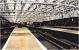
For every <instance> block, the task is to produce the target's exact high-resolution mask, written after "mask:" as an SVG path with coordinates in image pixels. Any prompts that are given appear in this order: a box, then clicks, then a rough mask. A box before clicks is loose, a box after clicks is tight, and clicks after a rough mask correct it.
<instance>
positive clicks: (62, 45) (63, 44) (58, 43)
mask: <svg viewBox="0 0 79 50" xmlns="http://www.w3.org/2000/svg"><path fill="white" fill-rule="evenodd" d="M32 31H33V30H32ZM34 31H35V32H36V34H37V35H39V36H41V37H42V38H44V39H45V40H46V41H48V42H49V43H51V44H52V45H54V46H55V47H56V48H58V49H62V50H63V49H79V48H78V45H77V44H76V43H74V42H72V41H69V40H67V39H64V40H61V39H60V38H57V37H54V36H53V35H51V34H50V33H48V32H47V31H41V30H39V29H35V30H34ZM68 41H69V42H68Z"/></svg>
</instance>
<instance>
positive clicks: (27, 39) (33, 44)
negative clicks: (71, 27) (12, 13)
mask: <svg viewBox="0 0 79 50" xmlns="http://www.w3.org/2000/svg"><path fill="white" fill-rule="evenodd" d="M2 50H47V49H46V48H45V47H44V46H43V45H42V44H41V43H40V42H39V41H38V39H37V38H36V37H35V36H34V35H33V34H32V33H31V32H30V31H29V30H28V28H25V27H22V28H18V27H16V28H15V29H14V30H13V31H12V33H11V35H10V36H9V38H8V40H7V42H6V43H5V45H4V47H3V49H2Z"/></svg>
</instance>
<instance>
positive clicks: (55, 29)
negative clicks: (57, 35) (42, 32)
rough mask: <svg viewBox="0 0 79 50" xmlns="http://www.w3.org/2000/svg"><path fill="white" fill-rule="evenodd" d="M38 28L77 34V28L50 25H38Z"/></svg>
mask: <svg viewBox="0 0 79 50" xmlns="http://www.w3.org/2000/svg"><path fill="white" fill-rule="evenodd" d="M39 28H42V29H49V30H53V31H61V32H66V33H71V34H78V35H79V31H78V30H70V29H64V28H51V27H39Z"/></svg>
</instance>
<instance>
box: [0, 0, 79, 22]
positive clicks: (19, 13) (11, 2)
mask: <svg viewBox="0 0 79 50" xmlns="http://www.w3.org/2000/svg"><path fill="white" fill-rule="evenodd" d="M0 17H5V18H6V19H7V20H9V21H10V22H14V23H20V22H42V21H48V20H54V19H62V18H69V17H79V0H0Z"/></svg>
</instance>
